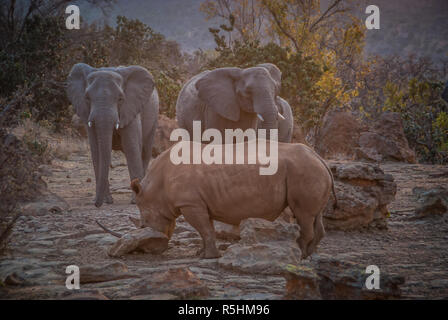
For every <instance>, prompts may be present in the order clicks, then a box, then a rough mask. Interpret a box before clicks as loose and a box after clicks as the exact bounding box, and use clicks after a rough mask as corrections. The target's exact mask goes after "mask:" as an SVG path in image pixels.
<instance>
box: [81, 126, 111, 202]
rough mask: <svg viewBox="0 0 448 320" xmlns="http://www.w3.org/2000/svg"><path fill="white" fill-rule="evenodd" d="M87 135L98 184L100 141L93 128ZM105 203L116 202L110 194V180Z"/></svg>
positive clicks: (89, 129)
mask: <svg viewBox="0 0 448 320" xmlns="http://www.w3.org/2000/svg"><path fill="white" fill-rule="evenodd" d="M87 135H88V138H89V145H90V154H91V157H92V162H93V170H94V173H95V183H98V175H99V174H98V168H99V163H98V161H99V154H98V153H99V149H98V141H97V138H96V132H95V130H94V129H93V128H88V130H87ZM104 201H105V202H106V203H108V204H112V203H113V202H114V200H113V198H112V195H111V194H110V187H109V180H107V186H106V195H105V199H104ZM95 202H96V198H95Z"/></svg>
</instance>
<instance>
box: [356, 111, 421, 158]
mask: <svg viewBox="0 0 448 320" xmlns="http://www.w3.org/2000/svg"><path fill="white" fill-rule="evenodd" d="M358 156H359V157H360V158H364V159H367V160H374V161H399V162H408V163H415V153H414V151H413V150H411V149H410V148H409V144H408V140H407V139H406V136H405V135H404V129H403V123H402V120H401V116H400V114H398V113H396V112H385V113H383V114H381V115H380V117H379V118H378V119H377V120H376V121H374V122H373V124H372V125H371V126H370V129H369V130H368V131H366V132H362V133H361V135H360V137H359V152H358Z"/></svg>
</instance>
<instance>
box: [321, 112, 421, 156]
mask: <svg viewBox="0 0 448 320" xmlns="http://www.w3.org/2000/svg"><path fill="white" fill-rule="evenodd" d="M314 145H315V149H316V151H317V152H318V153H319V154H320V155H321V156H323V157H324V158H333V159H351V160H368V161H374V162H382V161H399V162H409V163H415V153H414V151H413V150H411V149H410V148H409V145H408V141H407V139H406V136H405V134H404V129H403V123H402V120H401V116H400V114H398V113H395V112H385V113H383V114H381V115H380V116H379V117H378V118H377V119H375V120H373V121H371V122H368V123H367V122H366V123H363V122H362V121H361V120H359V119H358V117H357V116H355V115H354V114H353V113H351V112H348V111H337V110H335V111H331V112H329V113H328V114H327V115H326V116H325V118H324V121H323V123H322V127H321V129H320V130H319V132H318V134H317V136H315V137H314Z"/></svg>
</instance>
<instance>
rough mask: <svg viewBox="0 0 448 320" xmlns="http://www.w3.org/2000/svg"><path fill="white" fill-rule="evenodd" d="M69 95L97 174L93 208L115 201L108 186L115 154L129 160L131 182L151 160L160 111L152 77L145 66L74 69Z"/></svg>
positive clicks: (84, 65) (77, 67)
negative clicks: (121, 154)
mask: <svg viewBox="0 0 448 320" xmlns="http://www.w3.org/2000/svg"><path fill="white" fill-rule="evenodd" d="M67 95H68V98H69V100H70V102H71V103H72V105H73V107H74V109H75V113H76V114H77V115H78V116H79V118H80V119H81V122H82V123H83V124H84V125H85V126H86V127H87V135H88V140H89V144H90V152H91V155H92V162H93V168H94V171H95V181H96V196H95V201H94V203H95V206H96V207H101V205H102V204H103V202H104V201H105V202H106V203H109V204H110V203H113V199H112V196H111V193H110V188H109V168H110V164H111V152H112V150H121V151H122V152H123V153H124V154H125V156H126V160H127V164H128V170H129V176H130V180H133V179H135V178H142V177H143V176H144V173H145V172H144V170H145V169H146V167H147V166H148V163H149V161H150V159H151V153H152V145H153V141H154V135H155V130H156V127H157V119H158V113H159V97H158V93H157V90H156V88H155V87H154V80H153V77H152V75H151V74H150V73H149V72H148V70H146V69H145V68H143V67H141V66H128V67H117V68H114V67H107V68H93V67H91V66H89V65H87V64H84V63H78V64H75V65H74V66H73V68H72V69H71V71H70V74H69V76H68V80H67Z"/></svg>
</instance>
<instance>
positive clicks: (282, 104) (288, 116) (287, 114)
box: [257, 97, 294, 143]
mask: <svg viewBox="0 0 448 320" xmlns="http://www.w3.org/2000/svg"><path fill="white" fill-rule="evenodd" d="M275 104H276V106H277V110H278V112H279V114H280V115H281V117H279V119H278V122H277V123H278V125H277V127H278V141H279V142H286V143H290V142H291V140H292V134H293V130H294V115H293V113H292V109H291V106H290V105H289V103H288V101H286V100H285V99H283V98H282V97H276V100H275ZM257 128H258V129H268V128H267V127H266V125H265V123H264V122H263V121H261V120H260V119H258V122H257Z"/></svg>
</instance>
